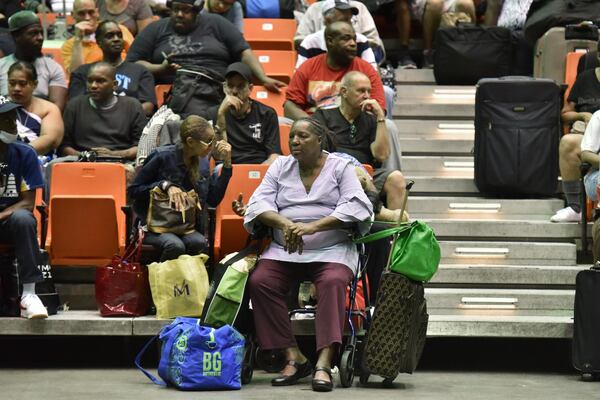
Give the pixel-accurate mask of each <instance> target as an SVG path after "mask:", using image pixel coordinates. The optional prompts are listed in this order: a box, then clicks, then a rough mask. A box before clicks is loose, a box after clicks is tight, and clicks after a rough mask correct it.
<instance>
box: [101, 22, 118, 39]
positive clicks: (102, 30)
mask: <svg viewBox="0 0 600 400" xmlns="http://www.w3.org/2000/svg"><path fill="white" fill-rule="evenodd" d="M110 24H115V25H116V26H117V27H119V23H118V22H117V21H115V20H114V19H105V20H104V21H102V22H100V23H99V24H98V27H97V28H96V32H95V34H96V40H99V39H100V38H102V37H103V36H104V34H105V33H106V25H110ZM119 29H121V28H120V27H119Z"/></svg>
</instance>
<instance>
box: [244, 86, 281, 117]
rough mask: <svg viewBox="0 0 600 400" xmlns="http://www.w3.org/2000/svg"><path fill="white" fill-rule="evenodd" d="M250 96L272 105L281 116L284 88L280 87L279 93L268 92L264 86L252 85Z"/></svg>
mask: <svg viewBox="0 0 600 400" xmlns="http://www.w3.org/2000/svg"><path fill="white" fill-rule="evenodd" d="M250 97H251V98H252V99H254V100H258V101H260V102H261V103H263V104H266V105H268V106H269V107H273V108H274V109H275V112H276V113H277V116H279V117H283V103H284V102H285V88H281V89H280V92H279V93H274V92H269V91H268V90H267V89H265V87H264V86H254V87H253V88H252V93H250Z"/></svg>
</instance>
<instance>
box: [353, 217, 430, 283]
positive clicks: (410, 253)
mask: <svg viewBox="0 0 600 400" xmlns="http://www.w3.org/2000/svg"><path fill="white" fill-rule="evenodd" d="M392 235H395V237H394V243H393V246H392V249H391V254H390V258H389V261H388V268H389V269H390V270H392V271H394V272H397V273H399V274H402V275H404V276H406V277H408V278H410V279H412V280H415V281H419V282H427V281H429V280H430V279H431V278H432V277H433V275H434V274H435V273H436V271H437V269H438V266H439V264H440V257H441V254H440V245H439V244H438V241H437V239H436V238H435V235H434V233H433V231H432V230H431V228H430V227H429V226H427V224H425V223H424V222H421V221H414V222H411V223H404V224H401V225H400V226H396V227H393V228H389V229H385V230H383V231H380V232H375V233H372V234H370V235H367V236H364V237H362V238H360V239H357V240H355V241H354V242H355V243H369V242H373V241H375V240H379V239H383V238H386V237H388V236H392Z"/></svg>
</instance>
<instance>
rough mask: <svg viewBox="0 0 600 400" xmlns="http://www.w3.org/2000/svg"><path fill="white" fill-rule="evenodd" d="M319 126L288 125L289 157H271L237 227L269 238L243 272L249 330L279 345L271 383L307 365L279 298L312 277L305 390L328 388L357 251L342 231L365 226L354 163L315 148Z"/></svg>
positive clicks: (365, 206) (299, 373) (291, 380)
mask: <svg viewBox="0 0 600 400" xmlns="http://www.w3.org/2000/svg"><path fill="white" fill-rule="evenodd" d="M326 132H327V130H326V129H325V127H324V126H323V125H322V124H321V123H319V122H318V121H317V120H315V119H312V118H301V119H299V120H297V121H295V122H294V124H293V125H292V129H291V131H290V150H291V155H290V156H287V157H278V158H277V159H276V161H275V162H274V163H273V164H271V166H270V167H269V170H268V171H267V174H266V175H265V177H264V179H263V181H262V183H261V184H260V186H259V187H258V188H257V190H256V191H255V192H254V194H253V195H252V197H251V198H250V201H249V203H248V208H247V211H246V215H245V219H244V225H245V227H246V229H248V230H249V231H252V230H253V228H254V227H255V225H257V224H262V225H266V226H268V227H270V228H272V229H273V240H272V242H271V244H270V245H269V247H268V248H267V249H266V250H265V251H264V252H263V253H262V255H261V259H260V260H259V262H258V265H257V267H256V268H255V270H254V272H253V273H252V275H251V276H250V281H249V288H250V297H251V299H252V306H253V309H254V318H255V325H256V332H257V337H258V341H259V344H260V346H261V348H262V349H265V350H267V349H285V353H286V358H287V361H288V362H287V364H286V366H285V367H284V369H283V371H281V376H279V377H277V378H275V379H273V380H272V384H273V386H286V385H293V384H295V383H297V382H298V380H299V379H301V378H304V377H306V376H308V375H310V374H311V373H312V372H313V371H312V366H311V365H310V362H309V361H308V360H307V358H306V357H305V356H304V355H303V354H302V353H301V352H300V350H299V349H298V346H297V344H296V341H295V339H294V335H293V333H292V328H291V324H290V320H289V317H288V309H287V305H286V296H287V294H288V292H289V290H290V288H291V287H292V284H293V283H294V282H300V281H304V280H310V281H312V282H314V284H315V286H316V290H317V296H318V299H319V307H318V309H317V312H316V321H315V326H316V338H317V352H318V354H319V357H318V360H317V365H316V369H315V372H314V377H313V381H312V388H313V390H315V391H330V390H331V389H332V388H333V382H332V379H331V370H330V367H331V361H332V359H333V357H334V355H335V354H336V352H337V350H338V347H339V345H340V344H341V343H342V333H343V328H344V320H345V319H344V312H345V304H346V294H345V293H346V287H347V286H348V284H349V283H350V281H351V280H352V277H353V275H354V274H355V273H356V270H357V266H358V252H357V249H356V246H355V245H354V244H353V243H352V241H351V240H350V239H349V237H348V232H349V230H352V229H357V228H358V229H359V231H361V233H365V232H366V231H368V229H369V226H368V224H357V223H358V222H361V221H368V220H370V219H371V218H372V215H373V209H372V206H371V202H370V201H369V199H368V198H367V196H366V195H365V192H364V191H363V190H362V188H361V185H360V183H359V181H358V178H357V177H356V173H355V172H354V166H353V165H352V164H351V163H350V162H349V161H348V160H346V159H344V158H341V157H339V156H336V155H334V154H330V153H328V152H326V151H324V150H322V144H323V141H324V140H326Z"/></svg>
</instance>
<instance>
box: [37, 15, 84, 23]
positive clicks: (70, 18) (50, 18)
mask: <svg viewBox="0 0 600 400" xmlns="http://www.w3.org/2000/svg"><path fill="white" fill-rule="evenodd" d="M37 16H38V17H39V18H40V21H42V23H43V21H44V15H43V14H42V13H38V14H37ZM59 17H61V18H63V16H62V14H58V13H46V23H47V24H48V25H53V24H55V23H56V19H57V18H59ZM64 18H65V20H66V21H65V22H66V24H67V25H73V24H75V18H73V16H72V15H71V14H67V15H66V16H64Z"/></svg>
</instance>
